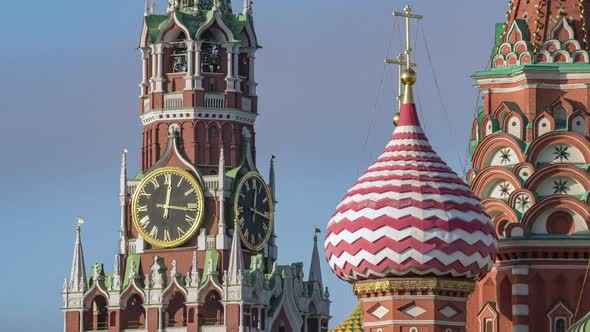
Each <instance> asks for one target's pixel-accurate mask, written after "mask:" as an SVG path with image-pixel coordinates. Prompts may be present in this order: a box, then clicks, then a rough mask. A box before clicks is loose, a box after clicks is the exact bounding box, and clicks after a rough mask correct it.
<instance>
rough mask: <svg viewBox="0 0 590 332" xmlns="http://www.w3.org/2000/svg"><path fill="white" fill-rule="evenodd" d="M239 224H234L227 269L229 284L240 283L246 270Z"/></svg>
mask: <svg viewBox="0 0 590 332" xmlns="http://www.w3.org/2000/svg"><path fill="white" fill-rule="evenodd" d="M238 227H239V226H238V224H237V222H236V225H235V226H234V236H233V239H232V243H231V252H230V256H229V266H228V270H227V278H226V279H227V283H228V285H238V284H240V283H241V282H242V280H241V276H242V272H243V271H244V257H243V256H242V244H241V241H240V235H239V234H238V229H237V228H238Z"/></svg>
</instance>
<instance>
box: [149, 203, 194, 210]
mask: <svg viewBox="0 0 590 332" xmlns="http://www.w3.org/2000/svg"><path fill="white" fill-rule="evenodd" d="M156 207H159V208H163V209H171V210H180V211H197V209H193V208H189V207H183V206H174V205H166V204H156Z"/></svg>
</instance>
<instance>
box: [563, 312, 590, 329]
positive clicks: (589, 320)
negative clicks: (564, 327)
mask: <svg viewBox="0 0 590 332" xmlns="http://www.w3.org/2000/svg"><path fill="white" fill-rule="evenodd" d="M568 332H590V312H589V313H587V314H586V316H584V317H582V319H580V320H579V321H577V322H576V323H575V324H574V325H572V327H570V329H569V330H568Z"/></svg>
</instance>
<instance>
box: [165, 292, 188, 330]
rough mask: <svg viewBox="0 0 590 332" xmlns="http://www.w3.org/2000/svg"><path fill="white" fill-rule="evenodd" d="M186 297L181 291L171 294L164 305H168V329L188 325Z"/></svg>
mask: <svg viewBox="0 0 590 332" xmlns="http://www.w3.org/2000/svg"><path fill="white" fill-rule="evenodd" d="M186 299H187V297H186V295H185V294H184V293H183V292H181V291H180V290H175V291H173V292H171V293H170V294H169V295H168V296H167V297H166V300H165V302H164V303H166V304H167V305H166V316H167V317H166V318H167V320H166V327H184V326H187V323H188V313H187V308H186Z"/></svg>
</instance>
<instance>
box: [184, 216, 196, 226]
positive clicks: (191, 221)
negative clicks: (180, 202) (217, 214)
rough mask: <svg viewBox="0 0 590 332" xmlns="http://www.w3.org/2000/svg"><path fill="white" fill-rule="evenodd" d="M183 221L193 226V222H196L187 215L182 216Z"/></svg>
mask: <svg viewBox="0 0 590 332" xmlns="http://www.w3.org/2000/svg"><path fill="white" fill-rule="evenodd" d="M184 220H186V222H188V223H189V224H191V225H192V224H194V223H195V221H197V218H193V217H192V216H189V215H188V214H187V215H185V216H184Z"/></svg>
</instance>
